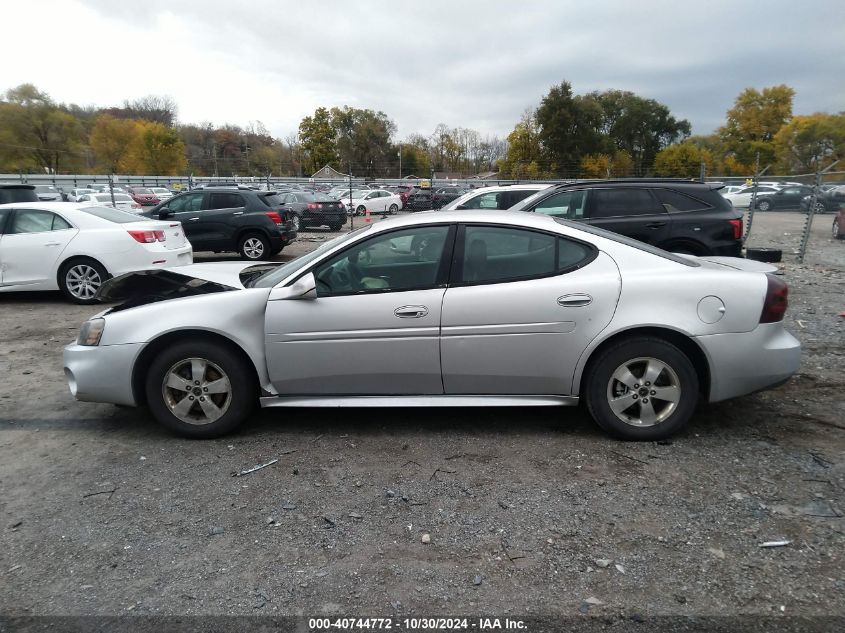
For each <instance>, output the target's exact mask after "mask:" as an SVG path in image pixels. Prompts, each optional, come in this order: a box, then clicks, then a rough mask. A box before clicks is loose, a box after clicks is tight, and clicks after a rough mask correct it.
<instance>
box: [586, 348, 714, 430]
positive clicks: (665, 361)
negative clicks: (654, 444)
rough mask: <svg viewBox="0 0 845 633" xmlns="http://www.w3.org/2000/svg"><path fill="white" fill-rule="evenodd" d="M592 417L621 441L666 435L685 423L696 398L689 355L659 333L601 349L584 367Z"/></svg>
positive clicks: (693, 369)
mask: <svg viewBox="0 0 845 633" xmlns="http://www.w3.org/2000/svg"><path fill="white" fill-rule="evenodd" d="M586 371H587V376H589V379H588V382H587V384H586V389H585V391H586V400H587V408H588V409H589V411H590V415H592V417H593V419H594V420H595V421H596V424H598V425H599V426H600V427H601V428H602V429H604V430H605V431H607V432H608V433H609V434H610V435H612V436H614V437H617V438H619V439H624V440H636V441H653V440H660V439H664V438H667V437H669V436H671V435H674V434H675V433H677V432H678V431H680V430H681V429H682V428H683V427H684V426H686V424H687V423H688V422H689V419H690V417H691V416H692V414H693V411H695V407H696V404H697V403H698V390H699V384H698V375H697V374H696V373H695V368H694V367H693V365H692V363H691V362H690V360H689V358H687V356H686V355H685V354H684V353H683V352H682V351H681V350H679V349H678V348H677V347H675V346H674V345H672V344H671V343H669V342H667V341H664V340H662V339H659V338H652V337H637V338H632V339H628V340H624V341H621V342H620V343H617V344H616V345H613V346H611V347H609V348H607V349H605V350H604V351H602V352H601V353H600V354H599V356H598V357H597V358H596V359H595V360H594V361H591V362H590V365H589V366H588V367H587V370H586Z"/></svg>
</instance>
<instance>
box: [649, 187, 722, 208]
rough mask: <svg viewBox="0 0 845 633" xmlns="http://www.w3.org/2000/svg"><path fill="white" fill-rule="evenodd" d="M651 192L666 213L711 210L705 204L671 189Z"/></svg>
mask: <svg viewBox="0 0 845 633" xmlns="http://www.w3.org/2000/svg"><path fill="white" fill-rule="evenodd" d="M653 191H654V195H656V196H657V199H658V200H660V203H661V204H662V205H663V206H664V207H665V208H666V210H667V211H700V210H702V209H709V208H711V207H710V205H709V204H707V203H706V202H703V201H701V200H698V199H697V198H693V197H692V196H688V195H685V194H683V193H679V192H677V191H673V190H672V189H654V190H653Z"/></svg>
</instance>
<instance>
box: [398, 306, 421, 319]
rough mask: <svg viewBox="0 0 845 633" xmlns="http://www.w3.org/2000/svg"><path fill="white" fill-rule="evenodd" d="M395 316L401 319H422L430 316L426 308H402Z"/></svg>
mask: <svg viewBox="0 0 845 633" xmlns="http://www.w3.org/2000/svg"><path fill="white" fill-rule="evenodd" d="M393 314H394V315H395V316H397V317H399V318H400V319H420V318H422V317H424V316H426V315H427V314H428V308H426V307H425V306H402V307H401V308H396V309H395V310H394V311H393Z"/></svg>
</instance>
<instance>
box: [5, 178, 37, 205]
mask: <svg viewBox="0 0 845 633" xmlns="http://www.w3.org/2000/svg"><path fill="white" fill-rule="evenodd" d="M12 202H38V194H37V193H35V185H23V184H21V185H19V184H15V183H6V182H0V204H10V203H12Z"/></svg>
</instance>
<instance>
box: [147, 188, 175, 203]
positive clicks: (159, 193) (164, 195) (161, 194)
mask: <svg viewBox="0 0 845 633" xmlns="http://www.w3.org/2000/svg"><path fill="white" fill-rule="evenodd" d="M150 189H152V192H153V193H154V194H155V195H156V197H157V198H158V199H159V200H161V201H162V202H163V201H164V200H169V199H170V198H172V197H173V193H172V192H171V191H170V189H165V188H164V187H150Z"/></svg>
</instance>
